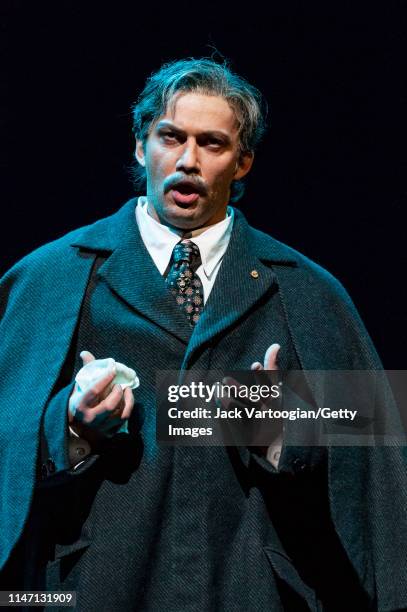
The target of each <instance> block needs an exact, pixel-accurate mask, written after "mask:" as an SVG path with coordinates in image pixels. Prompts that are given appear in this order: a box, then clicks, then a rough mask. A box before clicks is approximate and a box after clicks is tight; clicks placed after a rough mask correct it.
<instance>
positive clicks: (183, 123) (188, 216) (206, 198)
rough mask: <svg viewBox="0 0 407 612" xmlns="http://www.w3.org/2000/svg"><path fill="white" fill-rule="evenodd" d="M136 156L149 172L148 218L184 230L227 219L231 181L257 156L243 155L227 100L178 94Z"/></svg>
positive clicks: (238, 177)
mask: <svg viewBox="0 0 407 612" xmlns="http://www.w3.org/2000/svg"><path fill="white" fill-rule="evenodd" d="M136 157H137V159H138V161H139V163H141V164H142V165H143V166H145V168H146V174H147V199H148V210H149V213H150V214H151V215H152V216H153V217H154V218H155V219H156V220H157V221H159V222H160V223H163V224H165V225H170V226H172V227H175V228H178V229H182V230H185V231H188V230H193V229H197V228H200V227H204V226H207V225H213V224H214V223H217V222H218V221H221V220H222V219H224V218H225V215H226V207H227V204H228V201H229V197H230V186H231V183H232V181H233V180H238V179H240V178H242V177H243V176H244V175H245V174H246V173H247V172H248V171H249V170H250V167H251V164H252V161H253V156H252V155H250V154H248V155H245V156H240V155H239V134H238V126H237V123H236V117H235V114H234V111H233V110H232V109H231V107H230V106H229V104H228V103H227V102H226V100H225V99H224V98H221V97H219V96H209V95H203V94H198V93H185V94H182V93H181V94H179V95H178V97H177V98H176V99H175V100H174V104H173V106H172V109H167V111H166V114H165V115H163V116H162V117H160V118H159V119H158V120H157V121H156V122H155V123H154V124H153V125H152V127H151V130H150V133H149V135H148V137H147V140H146V142H145V144H144V145H143V143H142V142H141V141H140V140H137V145H136Z"/></svg>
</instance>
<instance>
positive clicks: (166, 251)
mask: <svg viewBox="0 0 407 612" xmlns="http://www.w3.org/2000/svg"><path fill="white" fill-rule="evenodd" d="M233 218H234V212H233V208H231V207H230V206H228V208H227V216H226V217H225V219H223V221H219V223H215V225H211V226H210V227H208V228H207V229H205V230H204V231H203V232H202V233H200V234H199V235H197V236H193V237H192V238H191V239H192V240H193V242H194V243H195V244H196V245H197V246H198V248H199V251H200V253H201V260H202V267H203V269H204V272H205V275H206V276H207V277H208V278H210V276H211V274H212V272H213V271H214V269H215V268H216V266H217V264H218V263H219V261H220V260H221V259H222V257H223V255H224V254H225V252H226V249H227V247H228V244H229V240H230V236H231V233H232V228H233ZM136 220H137V225H138V227H139V230H140V234H141V238H142V240H143V242H144V244H145V245H146V248H147V250H148V252H149V253H150V255H151V257H152V258H153V260H154V263H155V264H156V266H157V268H158V270H159V272H160V274H162V275H163V274H164V272H165V270H166V269H167V267H168V264H169V263H170V259H171V255H172V251H173V249H174V247H175V245H176V244H177V243H178V242H179V241H180V240H181V237H180V236H179V234H177V233H176V232H175V231H174V230H172V229H171V228H170V227H167V226H166V225H162V224H161V223H158V221H156V220H155V219H153V217H150V215H149V214H148V212H147V198H146V197H145V196H141V197H139V198H138V202H137V206H136Z"/></svg>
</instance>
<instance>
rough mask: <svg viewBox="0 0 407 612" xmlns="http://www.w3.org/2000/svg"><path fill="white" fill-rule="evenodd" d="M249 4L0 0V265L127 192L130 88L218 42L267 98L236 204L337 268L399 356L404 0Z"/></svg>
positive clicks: (382, 346) (389, 353)
mask: <svg viewBox="0 0 407 612" xmlns="http://www.w3.org/2000/svg"><path fill="white" fill-rule="evenodd" d="M242 6H243V7H244V5H242V4H240V5H239V7H238V6H237V5H236V4H232V3H228V4H225V3H221V2H219V1H218V2H200V3H193V2H186V1H178V2H176V3H170V2H167V3H166V4H164V3H162V4H157V3H156V2H150V3H145V4H144V5H143V4H141V3H137V2H132V3H125V2H119V1H118V2H106V3H105V4H104V5H103V4H102V3H94V2H84V1H82V2H79V1H77V2H73V1H67V0H58V2H55V1H54V2H41V1H39V2H29V1H25V2H23V1H17V0H16V1H14V2H10V1H8V2H4V1H3V2H2V4H1V9H0V10H1V38H2V41H3V42H2V45H3V50H2V57H3V59H5V65H4V67H3V70H2V72H1V76H0V84H1V87H2V95H1V100H2V102H1V106H2V125H3V127H5V128H6V130H5V135H4V136H3V137H2V140H1V142H2V145H1V149H2V162H1V168H2V170H3V171H4V172H3V178H2V197H1V200H2V207H1V219H2V223H1V228H2V229H1V238H2V241H1V256H2V259H1V262H0V272H4V271H5V270H6V269H7V268H8V267H10V266H11V264H12V263H14V262H15V261H16V260H17V259H19V258H20V257H22V256H23V255H24V254H26V253H28V252H29V251H31V250H32V249H33V248H35V247H37V246H39V245H41V244H43V243H44V242H47V241H49V240H52V239H54V238H56V237H59V236H60V235H62V234H63V233H65V232H66V231H67V230H70V229H73V228H76V227H79V226H80V225H84V224H87V223H90V222H93V221H94V220H96V219H97V218H100V217H103V216H106V215H107V214H110V213H112V212H113V211H115V210H116V209H117V208H118V207H119V206H120V205H121V204H122V203H123V202H124V201H125V200H126V199H128V198H129V197H131V196H132V195H133V189H132V185H131V182H130V180H129V176H128V166H129V165H130V163H131V161H132V152H133V141H132V136H131V131H130V126H131V118H130V113H129V108H130V104H131V103H132V102H133V101H134V100H135V98H136V97H137V94H138V92H139V90H140V88H141V87H142V86H143V83H144V80H145V78H146V77H147V76H148V75H149V74H150V73H151V72H152V71H154V70H156V69H157V68H158V67H159V66H160V64H161V63H162V62H163V61H166V60H171V59H178V58H181V57H186V56H202V55H211V54H212V53H213V50H214V48H216V49H218V51H219V52H220V53H221V54H222V55H223V56H226V57H227V58H229V59H230V60H231V62H232V68H233V69H235V70H236V71H237V72H239V73H240V74H242V75H243V76H245V77H246V78H247V79H248V80H249V81H251V82H253V83H254V84H256V85H257V86H258V87H259V89H261V90H262V91H263V93H264V94H265V96H266V98H267V100H268V102H269V105H270V109H271V112H270V117H269V124H270V129H269V132H268V134H267V137H266V139H265V141H264V143H263V145H262V147H261V149H260V151H259V152H258V154H257V161H256V164H255V167H254V169H253V171H252V173H251V175H250V177H249V180H248V186H247V191H246V195H245V197H244V200H243V201H242V202H241V204H240V205H239V206H240V207H241V209H242V210H243V212H244V213H245V214H246V216H247V217H248V219H249V221H250V222H251V223H252V224H253V225H255V226H257V227H259V228H260V229H262V230H264V231H266V232H269V233H271V234H272V235H274V236H275V237H276V238H278V239H279V240H282V241H283V242H286V243H288V244H290V245H291V246H293V247H295V248H297V249H298V250H300V251H302V252H303V253H305V254H306V255H307V256H309V257H311V258H312V259H314V260H315V261H317V262H318V263H320V264H321V265H323V266H324V267H326V268H328V269H329V270H330V271H331V272H332V273H333V274H335V275H336V276H337V277H338V278H339V279H340V280H341V281H342V282H343V284H344V285H345V287H346V288H347V289H348V291H349V292H350V294H351V295H352V297H353V299H354V301H355V303H356V305H357V307H358V309H359V311H360V313H361V315H362V317H363V319H364V321H365V323H366V325H367V327H368V329H369V331H370V333H371V335H372V337H373V340H374V342H375V344H376V346H377V348H378V350H379V353H380V354H381V356H382V359H383V361H384V364H385V366H386V367H387V368H394V369H397V368H399V369H404V368H406V359H405V346H406V316H405V312H406V311H405V308H406V299H405V289H404V286H405V280H404V278H405V272H404V270H405V263H406V257H405V248H404V242H405V229H404V224H403V212H404V207H405V205H406V202H407V198H406V192H407V178H406V158H407V153H406V141H407V138H406V137H407V120H406V110H407V109H406V97H407V87H406V75H407V41H406V31H407V4H406V2H402V1H399V2H388V1H387V0H386V1H385V0H383V1H382V2H377V3H376V4H373V5H372V3H361V2H352V3H350V2H349V3H347V2H344V1H342V2H326V1H325V2H312V1H304V2H299V1H298V0H297V1H291V2H290V1H284V2H269V3H264V5H263V4H259V3H256V2H248V3H247V5H246V8H245V9H244V8H242ZM215 57H216V56H215ZM271 340H272V339H271ZM332 350H335V347H332Z"/></svg>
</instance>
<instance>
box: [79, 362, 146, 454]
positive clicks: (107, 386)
mask: <svg viewBox="0 0 407 612" xmlns="http://www.w3.org/2000/svg"><path fill="white" fill-rule="evenodd" d="M80 357H81V359H82V361H83V365H86V364H87V363H89V362H90V361H93V360H94V359H95V357H94V355H92V353H90V352H89V351H82V352H81V354H80ZM115 375H116V372H115V371H114V370H111V371H110V372H108V373H107V374H105V375H104V376H103V377H102V378H100V379H99V380H97V381H96V382H95V383H94V384H93V385H92V387H90V388H89V389H88V390H87V391H86V392H82V391H80V389H79V387H78V385H77V383H75V388H74V390H73V392H72V395H71V396H70V398H69V406H68V422H69V425H70V427H71V428H72V429H73V430H74V431H75V433H77V434H78V435H79V436H80V437H81V438H83V439H85V440H87V441H88V442H89V443H90V445H91V446H92V445H95V444H97V443H98V442H100V441H101V440H103V439H105V438H110V437H112V436H114V435H115V434H116V433H117V431H118V430H119V429H120V427H122V426H123V424H124V423H125V422H126V421H127V419H129V417H130V415H131V413H132V410H133V406H134V397H133V391H132V390H131V389H130V388H129V387H127V388H126V389H124V391H123V389H122V388H121V386H120V385H113V384H112V383H113V380H114V377H115Z"/></svg>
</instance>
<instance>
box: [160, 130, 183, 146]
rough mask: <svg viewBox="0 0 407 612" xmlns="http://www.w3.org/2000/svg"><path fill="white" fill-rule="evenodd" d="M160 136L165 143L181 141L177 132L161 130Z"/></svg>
mask: <svg viewBox="0 0 407 612" xmlns="http://www.w3.org/2000/svg"><path fill="white" fill-rule="evenodd" d="M160 138H161V140H162V141H163V142H164V143H167V144H172V143H175V142H178V141H179V138H178V135H177V134H176V133H175V132H171V131H168V132H161V133H160Z"/></svg>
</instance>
